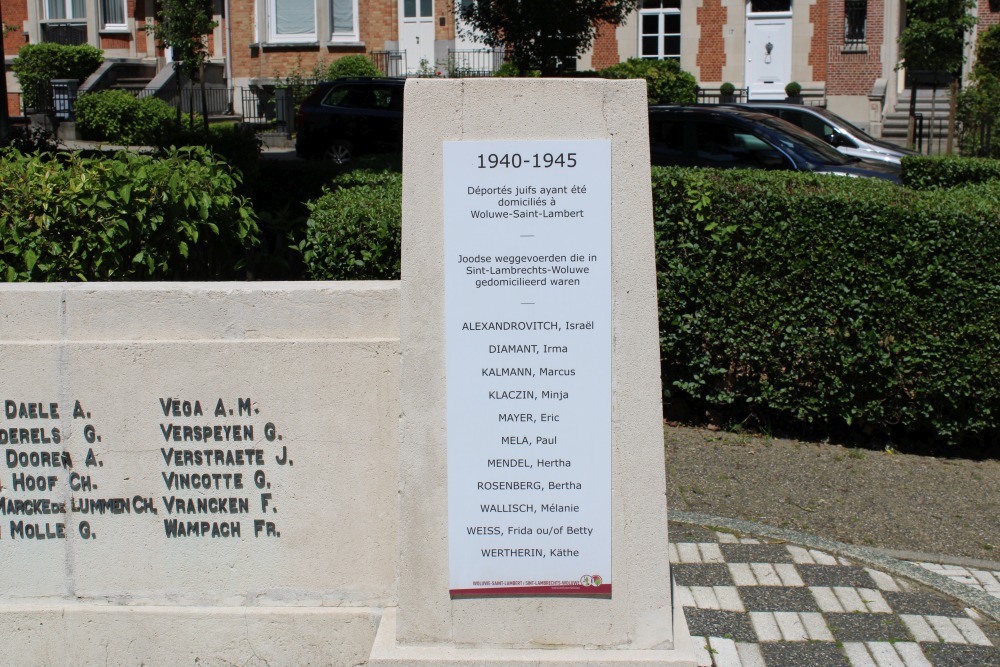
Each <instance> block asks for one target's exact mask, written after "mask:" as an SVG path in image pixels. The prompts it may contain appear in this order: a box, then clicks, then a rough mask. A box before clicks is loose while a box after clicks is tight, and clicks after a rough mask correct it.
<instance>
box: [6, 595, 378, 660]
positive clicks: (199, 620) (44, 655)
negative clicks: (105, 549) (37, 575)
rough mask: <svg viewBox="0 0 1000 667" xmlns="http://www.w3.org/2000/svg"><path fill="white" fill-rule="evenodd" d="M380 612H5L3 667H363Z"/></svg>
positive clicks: (20, 607) (71, 608)
mask: <svg viewBox="0 0 1000 667" xmlns="http://www.w3.org/2000/svg"><path fill="white" fill-rule="evenodd" d="M380 611H381V610H379V609H377V608H363V607H352V608H347V609H345V608H336V607H296V606H288V607H243V606H233V607H191V606H169V607H168V606H162V605H150V606H128V607H123V606H120V605H102V604H87V603H81V604H73V603H69V604H62V605H53V604H44V603H41V602H40V603H38V604H16V605H0V634H2V636H4V637H7V638H9V639H10V640H11V645H10V646H9V647H8V649H7V650H6V651H5V654H6V655H4V656H3V657H0V665H21V666H24V665H39V666H41V665H150V666H159V665H162V666H164V667H165V666H166V665H192V664H240V665H272V666H275V665H307V664H324V665H327V664H329V665H361V664H364V661H365V657H366V653H367V647H369V646H371V645H372V641H373V639H374V637H375V628H376V625H377V623H378V617H379V612H380ZM15 645H16V648H14V646H15Z"/></svg>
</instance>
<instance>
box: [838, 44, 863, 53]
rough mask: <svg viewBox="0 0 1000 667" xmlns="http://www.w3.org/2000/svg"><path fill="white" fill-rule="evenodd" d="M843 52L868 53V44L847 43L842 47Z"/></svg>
mask: <svg viewBox="0 0 1000 667" xmlns="http://www.w3.org/2000/svg"><path fill="white" fill-rule="evenodd" d="M840 52H841V53H868V45H867V44H845V45H844V46H843V47H841V49H840Z"/></svg>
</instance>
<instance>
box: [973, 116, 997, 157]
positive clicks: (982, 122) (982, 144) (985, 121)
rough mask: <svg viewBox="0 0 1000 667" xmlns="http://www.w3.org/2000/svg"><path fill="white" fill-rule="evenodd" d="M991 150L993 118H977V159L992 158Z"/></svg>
mask: <svg viewBox="0 0 1000 667" xmlns="http://www.w3.org/2000/svg"><path fill="white" fill-rule="evenodd" d="M992 148H993V116H981V117H980V118H979V145H978V146H977V148H976V156H977V157H992V155H991V152H992Z"/></svg>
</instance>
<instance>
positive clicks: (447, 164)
mask: <svg viewBox="0 0 1000 667" xmlns="http://www.w3.org/2000/svg"><path fill="white" fill-rule="evenodd" d="M444 190H445V192H444V205H445V206H444V209H445V227H444V229H445V258H444V259H445V262H444V266H445V311H446V312H445V326H446V334H445V336H446V341H445V342H446V348H447V397H448V399H447V400H448V524H449V559H450V589H451V595H452V597H486V596H496V595H504V596H509V595H529V596H534V595H586V596H609V595H610V594H611V584H612V582H611V142H610V141H597V140H578V141H462V142H445V144H444Z"/></svg>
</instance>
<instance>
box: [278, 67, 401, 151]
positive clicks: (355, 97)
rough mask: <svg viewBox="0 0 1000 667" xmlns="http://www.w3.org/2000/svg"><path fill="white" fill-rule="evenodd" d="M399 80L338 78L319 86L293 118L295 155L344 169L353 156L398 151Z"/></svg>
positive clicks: (399, 132)
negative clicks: (336, 165)
mask: <svg viewBox="0 0 1000 667" xmlns="http://www.w3.org/2000/svg"><path fill="white" fill-rule="evenodd" d="M404 83H405V80H404V79H390V78H359V79H337V80H335V81H326V82H323V83H320V84H318V85H317V86H316V88H315V89H313V91H312V92H311V93H309V96H308V97H306V99H305V100H304V101H303V102H302V104H301V105H300V106H299V111H298V113H297V115H296V117H295V129H296V131H297V133H298V134H297V138H296V140H295V152H296V154H297V155H298V156H299V157H303V158H326V159H328V160H331V161H333V162H335V163H337V164H346V163H347V162H350V161H351V159H352V158H354V157H355V156H357V155H362V154H365V153H385V152H394V151H400V150H402V147H403V85H404Z"/></svg>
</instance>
